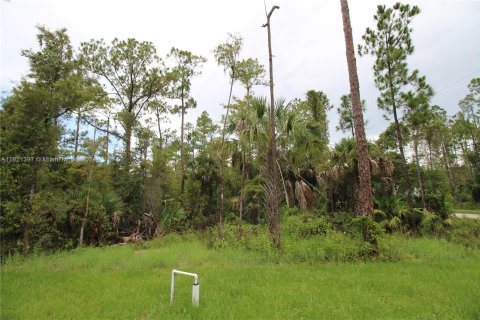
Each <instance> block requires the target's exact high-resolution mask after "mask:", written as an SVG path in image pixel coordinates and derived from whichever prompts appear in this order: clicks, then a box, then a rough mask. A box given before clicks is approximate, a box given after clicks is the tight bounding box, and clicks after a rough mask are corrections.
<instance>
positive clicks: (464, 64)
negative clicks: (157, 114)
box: [0, 0, 480, 141]
mask: <svg viewBox="0 0 480 320" xmlns="http://www.w3.org/2000/svg"><path fill="white" fill-rule="evenodd" d="M383 3H386V4H387V5H391V4H393V1H384V2H383ZM409 3H414V4H418V5H419V6H420V8H421V9H422V13H421V14H420V15H419V16H418V17H417V18H415V20H414V22H413V28H414V33H413V40H414V44H415V46H416V51H415V53H414V55H413V56H412V57H411V58H410V60H409V62H410V66H411V68H412V69H413V68H419V69H420V72H421V73H422V74H425V75H426V76H427V79H428V81H429V82H430V83H431V84H432V85H433V86H434V88H435V89H442V88H445V89H443V90H439V91H438V95H437V96H436V97H435V98H434V99H433V102H434V103H437V104H439V105H440V106H442V107H444V108H446V109H448V111H449V113H450V114H453V113H455V112H456V111H457V107H456V102H457V101H458V100H460V99H461V98H463V96H464V95H465V93H466V85H467V84H468V82H469V81H470V79H471V78H473V77H474V76H479V74H480V70H479V69H480V60H479V59H478V57H480V40H479V39H480V38H479V37H478V30H480V19H478V14H479V13H480V2H478V1H477V2H472V1H471V2H463V1H450V2H443V1H442V2H440V1H416V2H412V1H409ZM273 4H277V5H279V6H280V10H278V11H275V13H274V15H273V16H272V40H273V51H274V55H275V59H274V76H275V85H276V86H275V94H276V96H277V97H285V98H287V99H293V98H295V97H298V98H302V97H303V95H304V93H305V92H306V91H307V90H310V89H315V90H323V91H324V92H326V93H327V95H328V96H329V98H330V100H331V102H332V103H334V104H338V103H339V98H340V96H341V95H342V94H344V93H346V92H348V90H349V86H348V78H347V66H346V60H345V44H344V39H343V26H342V20H341V12H340V4H339V1H337V0H328V1H314V0H305V1H291V0H278V1H275V2H272V1H268V3H267V6H268V9H269V8H270V6H271V5H273ZM0 5H1V89H2V91H4V90H9V89H11V87H12V84H11V81H18V80H19V79H20V77H21V76H22V75H24V74H25V73H26V72H27V71H28V65H27V63H26V61H25V59H24V58H23V57H21V56H20V50H21V49H26V48H36V39H35V34H36V29H35V26H36V25H39V24H40V25H46V26H47V27H49V28H50V29H56V28H61V27H66V28H67V29H68V30H69V35H70V38H71V40H72V42H73V44H74V45H75V46H78V45H79V43H80V42H82V41H87V40H89V39H90V38H95V39H98V38H105V40H106V42H109V41H110V40H111V39H113V38H114V37H118V38H121V39H123V38H127V37H135V38H137V39H138V40H148V41H152V42H153V43H154V44H155V46H156V47H157V50H158V53H159V55H160V56H162V57H165V55H166V53H167V52H168V51H169V50H170V48H171V47H172V46H175V47H178V48H181V49H187V50H190V51H192V52H194V53H195V54H199V55H203V56H205V57H207V59H208V62H207V64H206V65H205V66H204V68H203V74H202V75H201V76H199V77H198V78H197V79H195V80H194V81H193V88H192V96H193V97H195V98H196V99H197V101H198V108H197V109H196V110H193V111H191V112H190V113H189V114H188V116H187V120H188V121H190V122H195V119H196V117H197V116H198V115H199V114H200V113H201V112H202V111H203V110H207V111H208V112H209V113H210V115H211V116H213V117H214V119H216V120H219V119H220V115H221V114H223V113H224V110H223V109H222V107H221V104H223V103H225V102H226V100H227V95H228V79H227V78H226V77H225V75H224V74H223V70H222V69H221V68H220V67H218V66H216V64H215V61H214V59H213V55H212V50H213V48H214V47H215V46H216V45H217V44H219V43H220V42H223V41H225V40H226V34H227V32H239V33H241V35H242V36H243V37H244V49H243V56H244V57H254V58H258V59H259V60H260V61H261V62H262V63H263V64H264V65H265V66H267V63H268V56H267V42H266V39H267V36H266V30H265V29H262V28H260V25H261V24H263V23H264V22H265V13H264V2H263V1H262V0H245V1H222V0H205V1H194V0H176V1H153V0H152V1H148V0H137V1H119V0H116V1H115V0H102V1H99V0H82V1H77V0H68V1H66V0H63V1H62V0H36V1H35V0H10V1H2V2H1V4H0ZM376 5H377V2H374V1H353V0H351V1H350V16H351V19H352V28H353V35H354V41H355V44H358V43H359V42H360V40H361V35H362V34H363V33H364V31H365V28H366V27H373V26H374V23H373V14H374V13H375V10H376ZM372 64H373V59H372V58H358V57H357V66H358V70H359V78H360V86H361V94H362V98H364V99H366V100H367V112H366V114H365V117H366V118H367V119H368V120H369V123H370V124H369V126H368V128H367V135H369V136H376V135H378V134H379V133H380V132H381V131H383V130H384V128H385V127H386V122H385V121H384V120H383V118H382V112H381V111H379V110H378V109H377V108H376V96H377V90H376V89H375V87H374V84H373V75H372V73H373V72H372V70H371V68H372ZM474 71H477V72H474ZM255 91H256V92H257V93H258V94H263V95H266V94H267V89H266V88H257V89H256V90H255ZM235 94H236V95H242V94H243V89H242V88H240V87H239V86H237V87H236V88H235ZM334 112H335V111H334V110H332V111H331V113H334ZM336 119H337V117H336V116H334V115H333V114H331V115H330V121H331V124H330V127H331V130H332V131H331V133H330V135H331V138H332V140H333V141H337V140H339V138H340V137H341V134H340V133H337V132H335V131H334V128H335V125H336ZM172 120H173V121H172V126H176V125H177V124H178V122H177V121H176V118H173V119H172Z"/></svg>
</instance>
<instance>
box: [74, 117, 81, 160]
mask: <svg viewBox="0 0 480 320" xmlns="http://www.w3.org/2000/svg"><path fill="white" fill-rule="evenodd" d="M80 117H81V113H80V110H78V111H77V130H76V131H75V147H74V150H73V161H77V158H78V140H79V136H80Z"/></svg>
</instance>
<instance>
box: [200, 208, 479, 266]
mask: <svg viewBox="0 0 480 320" xmlns="http://www.w3.org/2000/svg"><path fill="white" fill-rule="evenodd" d="M293 211H294V210H291V209H289V210H287V212H286V214H285V212H284V214H283V215H282V224H281V225H282V233H281V241H282V248H281V250H277V249H275V248H273V247H272V245H271V239H270V237H269V233H268V230H267V228H266V227H265V226H262V225H249V224H243V226H242V233H241V236H240V232H239V227H238V225H237V224H232V223H225V224H224V225H223V238H222V239H220V238H219V237H218V233H217V229H216V227H215V228H211V229H209V231H208V232H207V236H206V239H207V242H208V247H209V248H211V249H215V250H221V249H226V248H236V249H243V250H247V251H251V252H256V253H259V254H260V255H261V256H262V257H263V259H264V260H266V261H271V262H275V263H279V262H285V263H309V264H310V263H311V264H314V263H327V262H356V261H359V262H365V261H383V262H395V261H402V260H412V259H416V257H417V254H416V252H415V251H412V250H411V248H410V247H409V246H410V244H409V243H410V242H409V239H422V238H426V239H429V238H440V239H444V241H443V242H442V241H440V242H438V241H437V242H435V243H441V245H439V250H440V251H441V250H442V249H441V246H442V245H445V244H446V242H445V240H447V241H449V242H453V243H456V244H461V245H463V246H464V248H465V250H467V251H468V250H470V249H474V250H475V249H480V221H477V220H470V219H463V220H461V219H451V218H447V219H442V218H441V217H440V216H438V215H435V214H432V213H429V212H425V213H418V215H419V217H418V219H417V220H418V223H417V227H416V228H415V229H413V230H410V229H406V228H403V229H402V228H398V229H396V230H395V229H393V230H392V228H387V231H388V232H385V230H384V229H383V228H382V227H381V226H382V223H376V222H374V221H371V220H370V219H367V218H364V219H362V218H355V217H354V216H353V215H352V214H348V213H335V214H332V215H330V216H315V215H314V214H312V213H308V212H307V213H301V212H298V211H295V212H293ZM367 220H369V221H367ZM367 222H368V223H367ZM366 224H367V225H366ZM362 230H363V231H362ZM365 230H368V232H369V234H370V235H373V237H374V240H375V241H374V242H375V243H376V244H375V243H373V244H372V241H365V240H364V239H365V235H364V234H363V233H362V232H365Z"/></svg>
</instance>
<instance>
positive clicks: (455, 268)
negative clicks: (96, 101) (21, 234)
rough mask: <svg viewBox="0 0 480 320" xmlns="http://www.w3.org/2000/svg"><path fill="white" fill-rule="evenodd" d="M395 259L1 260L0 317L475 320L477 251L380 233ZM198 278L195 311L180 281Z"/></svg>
mask: <svg viewBox="0 0 480 320" xmlns="http://www.w3.org/2000/svg"><path fill="white" fill-rule="evenodd" d="M381 241H382V242H383V244H382V245H383V246H384V247H388V246H394V247H397V248H399V250H401V251H402V252H404V253H405V256H408V257H409V258H405V259H403V260H402V261H399V262H355V263H352V262H350V263H308V262H303V263H294V262H289V263H286V262H281V263H275V262H273V260H272V259H269V258H266V257H265V256H264V255H262V254H260V253H256V252H252V251H246V250H244V249H240V248H227V249H222V250H209V249H207V247H206V244H204V243H203V242H202V241H199V240H198V239H197V238H196V236H194V235H191V234H189V235H184V236H179V235H169V236H167V237H166V238H163V239H159V240H155V241H152V242H147V243H144V244H141V245H131V246H116V247H108V248H90V249H77V250H74V251H71V252H61V253H57V254H54V255H50V256H37V257H29V258H28V259H25V260H24V259H22V258H16V259H10V260H9V261H8V262H7V263H6V264H5V265H4V266H2V267H1V309H0V310H1V314H0V318H1V319H2V320H3V319H479V318H480V305H479V304H478V301H479V299H480V293H479V291H478V286H479V279H480V268H479V265H480V252H479V251H478V250H474V249H467V248H465V247H464V246H462V245H458V244H454V243H451V242H447V241H445V240H438V239H430V238H419V239H407V238H403V237H400V236H392V237H383V238H382V240H381ZM173 268H177V269H180V270H185V271H190V272H196V273H198V274H199V277H200V285H201V286H200V307H198V308H195V307H192V306H191V284H192V279H191V278H189V277H180V276H179V277H178V278H177V284H176V294H175V302H174V304H173V305H170V275H171V270H172V269H173Z"/></svg>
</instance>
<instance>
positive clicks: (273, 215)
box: [266, 6, 281, 248]
mask: <svg viewBox="0 0 480 320" xmlns="http://www.w3.org/2000/svg"><path fill="white" fill-rule="evenodd" d="M277 8H278V7H277V6H274V7H272V9H271V10H270V13H269V14H268V16H267V24H266V27H267V32H268V62H269V70H270V141H269V146H268V152H267V182H266V190H267V200H268V203H267V212H268V213H269V229H270V234H271V236H272V242H273V245H274V247H276V248H281V241H280V212H279V204H278V187H277V174H278V173H277V166H276V163H277V145H276V139H275V138H276V137H275V97H274V93H273V56H272V36H271V31H270V17H271V15H272V13H273V11H274V10H275V9H277Z"/></svg>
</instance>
